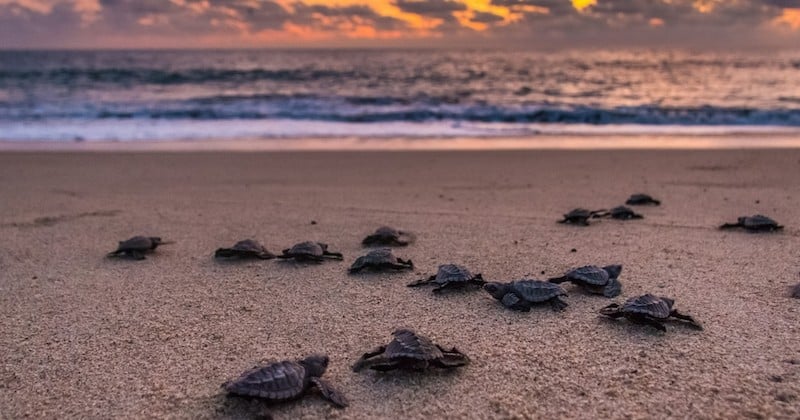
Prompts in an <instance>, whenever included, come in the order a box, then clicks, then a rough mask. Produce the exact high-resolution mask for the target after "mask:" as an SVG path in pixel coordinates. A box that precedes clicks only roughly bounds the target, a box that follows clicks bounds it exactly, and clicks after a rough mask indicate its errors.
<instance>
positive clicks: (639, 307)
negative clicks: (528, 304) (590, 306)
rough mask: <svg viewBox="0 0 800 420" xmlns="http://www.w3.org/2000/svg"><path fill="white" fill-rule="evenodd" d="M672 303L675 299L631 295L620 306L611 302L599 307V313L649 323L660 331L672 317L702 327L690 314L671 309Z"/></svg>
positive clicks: (648, 295)
mask: <svg viewBox="0 0 800 420" xmlns="http://www.w3.org/2000/svg"><path fill="white" fill-rule="evenodd" d="M674 304H675V301H674V300H672V299H670V298H666V297H658V296H653V295H651V294H646V295H642V296H637V297H632V298H630V299H628V300H626V301H625V303H623V304H622V305H621V306H620V305H619V304H616V303H612V304H611V305H608V306H606V307H605V308H603V309H600V313H601V314H603V315H605V316H609V317H611V318H620V317H625V318H628V320H630V321H631V322H634V323H636V324H645V325H649V326H651V327H653V328H656V329H658V330H660V331H666V330H667V327H665V326H664V324H663V323H664V322H665V321H669V320H672V318H674V319H678V320H681V321H684V323H685V324H686V325H689V326H691V327H693V328H696V329H698V330H702V329H703V327H702V326H701V325H700V324H699V323H697V321H695V320H694V318H692V317H691V316H689V315H684V314H682V313H680V312H678V311H677V310H675V309H672V306H673V305H674Z"/></svg>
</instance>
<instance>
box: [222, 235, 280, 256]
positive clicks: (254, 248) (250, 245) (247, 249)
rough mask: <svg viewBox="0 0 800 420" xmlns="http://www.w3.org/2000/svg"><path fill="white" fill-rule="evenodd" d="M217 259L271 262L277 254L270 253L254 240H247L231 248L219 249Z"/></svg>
mask: <svg viewBox="0 0 800 420" xmlns="http://www.w3.org/2000/svg"><path fill="white" fill-rule="evenodd" d="M214 257H215V258H240V259H248V258H258V259H262V260H269V259H272V258H275V254H273V253H271V252H269V251H268V250H267V248H265V247H264V245H261V244H260V243H259V242H258V241H255V240H253V239H245V240H243V241H239V242H236V244H234V245H233V246H232V247H230V248H219V249H217V251H216V252H214Z"/></svg>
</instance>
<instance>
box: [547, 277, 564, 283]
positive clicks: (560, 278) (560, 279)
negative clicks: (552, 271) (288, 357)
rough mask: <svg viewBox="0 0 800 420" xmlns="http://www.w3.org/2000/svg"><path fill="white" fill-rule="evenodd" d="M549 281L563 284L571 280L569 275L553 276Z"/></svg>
mask: <svg viewBox="0 0 800 420" xmlns="http://www.w3.org/2000/svg"><path fill="white" fill-rule="evenodd" d="M547 281H549V282H550V283H556V284H561V283H564V282H567V281H569V277H567V276H561V277H553V278H551V279H549V280H547Z"/></svg>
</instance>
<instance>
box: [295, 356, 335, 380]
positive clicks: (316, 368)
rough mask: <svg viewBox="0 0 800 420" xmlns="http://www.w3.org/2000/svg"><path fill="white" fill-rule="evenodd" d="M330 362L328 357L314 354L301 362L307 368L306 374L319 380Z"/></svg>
mask: <svg viewBox="0 0 800 420" xmlns="http://www.w3.org/2000/svg"><path fill="white" fill-rule="evenodd" d="M328 360H329V359H328V356H326V355H324V354H312V355H311V356H308V357H306V358H305V359H303V360H301V361H300V364H301V365H303V367H304V368H306V372H308V374H309V376H311V377H314V378H319V377H320V376H322V374H323V373H325V369H327V368H328Z"/></svg>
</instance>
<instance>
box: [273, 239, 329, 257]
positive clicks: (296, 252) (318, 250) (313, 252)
mask: <svg viewBox="0 0 800 420" xmlns="http://www.w3.org/2000/svg"><path fill="white" fill-rule="evenodd" d="M278 258H281V259H290V258H293V259H294V260H295V261H301V262H304V261H313V262H322V261H325V259H326V258H328V259H333V260H341V259H343V257H342V254H340V253H338V252H331V251H328V244H324V243H322V242H312V241H306V242H300V243H299V244H296V245H294V246H293V247H291V248H287V249H284V250H283V251H282V254H281V255H278Z"/></svg>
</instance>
